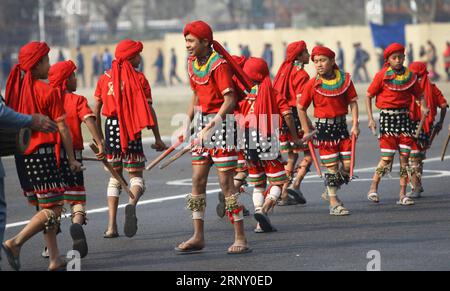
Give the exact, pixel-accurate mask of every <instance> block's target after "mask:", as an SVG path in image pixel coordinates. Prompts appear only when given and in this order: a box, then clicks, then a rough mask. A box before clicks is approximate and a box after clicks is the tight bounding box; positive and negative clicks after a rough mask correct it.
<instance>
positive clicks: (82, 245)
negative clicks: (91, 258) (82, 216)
mask: <svg viewBox="0 0 450 291" xmlns="http://www.w3.org/2000/svg"><path fill="white" fill-rule="evenodd" d="M70 236H71V237H72V240H73V246H72V249H73V250H74V251H78V252H79V253H80V258H84V257H86V256H87V254H88V245H87V241H86V235H85V234H84V230H83V227H82V226H81V225H80V224H78V223H74V224H72V225H71V226H70Z"/></svg>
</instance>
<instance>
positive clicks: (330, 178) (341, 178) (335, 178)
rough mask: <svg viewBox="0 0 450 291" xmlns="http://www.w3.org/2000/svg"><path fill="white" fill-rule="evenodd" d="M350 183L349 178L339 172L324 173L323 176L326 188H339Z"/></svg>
mask: <svg viewBox="0 0 450 291" xmlns="http://www.w3.org/2000/svg"><path fill="white" fill-rule="evenodd" d="M349 182H350V177H349V176H348V175H346V174H345V173H342V172H341V171H338V172H336V173H332V172H329V173H326V174H325V186H327V187H337V188H339V187H341V186H342V185H344V184H348V183H349Z"/></svg>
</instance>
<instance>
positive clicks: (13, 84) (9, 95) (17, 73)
mask: <svg viewBox="0 0 450 291" xmlns="http://www.w3.org/2000/svg"><path fill="white" fill-rule="evenodd" d="M49 51H50V48H49V47H48V45H47V44H46V43H45V42H37V41H35V42H30V43H28V44H26V45H24V46H23V47H22V48H21V49H20V51H19V63H18V64H17V65H15V66H14V68H13V69H12V70H11V72H10V73H9V77H8V81H7V83H6V91H5V99H6V104H7V105H8V106H9V107H11V108H12V109H14V110H15V111H18V112H21V113H28V114H31V113H35V112H36V108H35V101H34V95H33V77H32V74H31V69H32V68H33V67H34V66H35V65H36V64H37V63H38V62H39V61H40V60H41V59H42V58H43V57H45V56H46V55H48V53H49ZM22 71H24V72H25V76H24V77H23V79H22V76H21V74H22Z"/></svg>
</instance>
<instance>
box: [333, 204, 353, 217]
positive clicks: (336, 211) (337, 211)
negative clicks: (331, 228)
mask: <svg viewBox="0 0 450 291" xmlns="http://www.w3.org/2000/svg"><path fill="white" fill-rule="evenodd" d="M330 215H332V216H346V215H350V211H348V209H347V208H345V207H344V206H342V205H341V204H338V205H335V206H330Z"/></svg>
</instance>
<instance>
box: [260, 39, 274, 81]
mask: <svg viewBox="0 0 450 291" xmlns="http://www.w3.org/2000/svg"><path fill="white" fill-rule="evenodd" d="M262 58H263V59H264V60H265V61H266V63H267V66H268V67H269V72H270V76H271V77H272V67H273V49H272V45H271V44H270V43H266V44H265V45H264V51H263V54H262Z"/></svg>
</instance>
